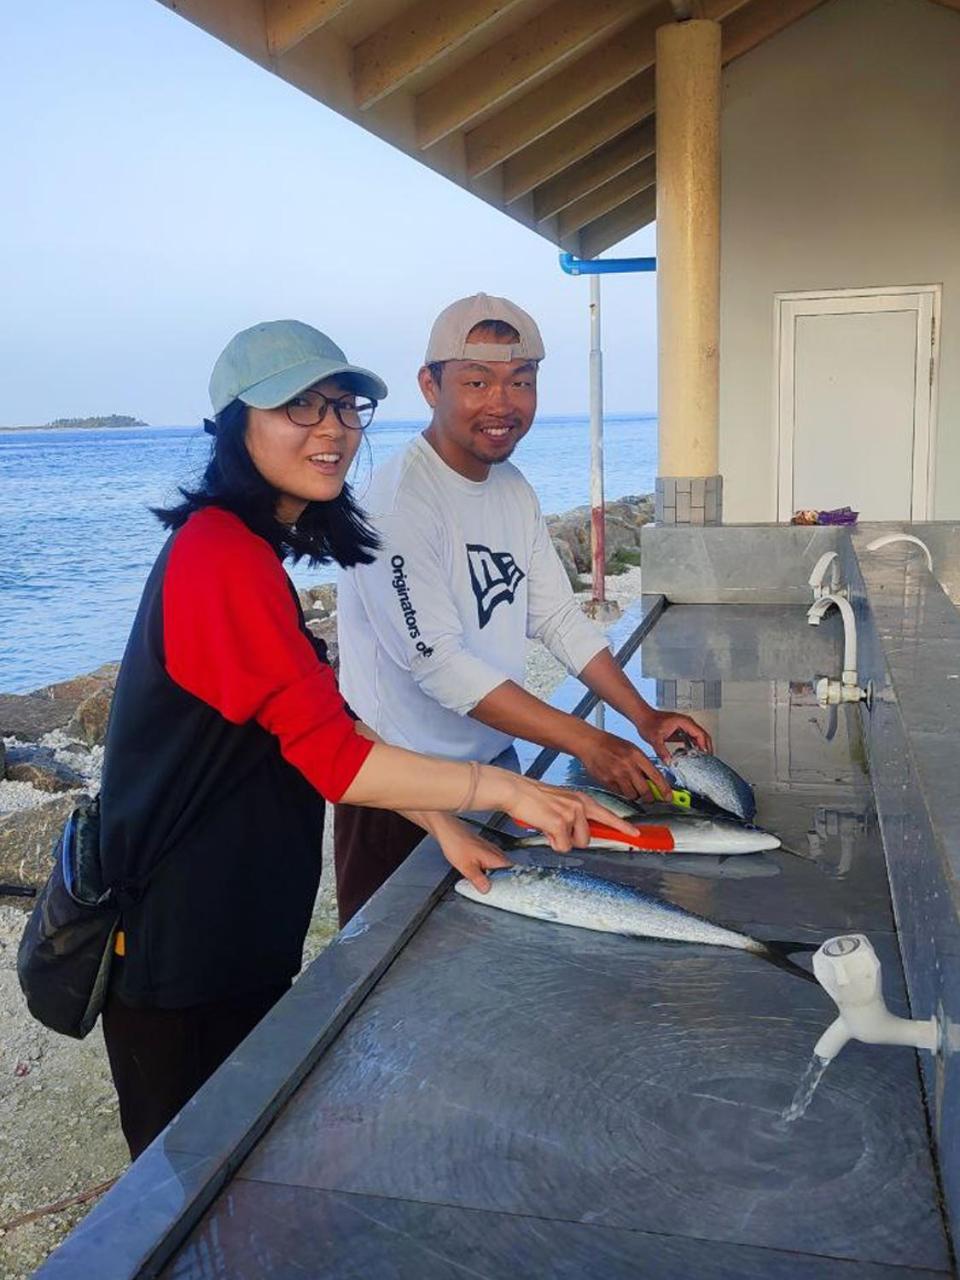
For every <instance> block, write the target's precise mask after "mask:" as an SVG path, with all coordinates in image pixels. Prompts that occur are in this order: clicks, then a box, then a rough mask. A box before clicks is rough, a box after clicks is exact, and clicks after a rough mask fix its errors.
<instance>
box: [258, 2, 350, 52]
mask: <svg viewBox="0 0 960 1280" xmlns="http://www.w3.org/2000/svg"><path fill="white" fill-rule="evenodd" d="M350 3H351V0H263V10H264V18H265V20H266V27H267V48H268V49H269V50H270V52H271V53H272V54H273V55H274V56H275V57H278V58H279V57H282V56H283V54H285V53H289V52H290V50H291V49H292V48H293V47H294V45H298V44H299V43H300V41H301V40H306V38H307V36H312V35H313V33H314V32H315V31H319V30H320V28H321V27H322V26H325V25H326V23H328V22H329V21H330V19H331V18H335V17H336V15H337V14H338V13H340V12H341V11H342V10H344V9H346V7H347V6H348V5H349V4H350Z"/></svg>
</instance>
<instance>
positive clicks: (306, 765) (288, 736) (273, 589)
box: [163, 508, 373, 801]
mask: <svg viewBox="0 0 960 1280" xmlns="http://www.w3.org/2000/svg"><path fill="white" fill-rule="evenodd" d="M163 643H164V658H165V665H166V669H167V673H168V674H169V675H170V677H171V679H173V680H175V681H176V683H177V684H178V685H180V687H181V688H183V689H186V690H187V692H188V693H192V694H193V695H194V697H197V698H201V699H202V700H203V701H204V702H206V703H207V704H208V705H209V706H211V707H213V708H215V710H217V711H219V712H220V714H221V715H222V716H223V717H224V718H225V719H227V720H229V721H231V723H233V724H243V723H245V722H246V721H248V720H256V722H257V723H258V724H260V725H262V726H263V728H264V729H266V730H268V731H269V732H270V733H272V734H274V735H275V736H276V737H277V738H278V739H279V742H280V750H281V752H282V754H283V756H284V758H285V759H286V760H288V761H289V762H290V764H292V765H294V766H295V767H296V768H297V769H299V770H300V772H301V773H302V774H303V775H304V777H305V778H306V779H307V780H308V781H309V782H310V783H311V784H312V785H313V786H314V787H316V789H317V790H318V791H319V792H320V794H321V795H323V796H324V797H326V799H328V800H334V801H335V800H339V799H340V797H341V796H342V795H343V793H344V792H345V791H346V790H347V788H348V787H349V785H350V783H351V782H352V781H353V779H354V777H355V776H356V774H357V772H358V770H359V768H360V766H361V765H362V764H363V762H364V760H366V758H367V755H368V754H369V752H370V749H371V747H372V746H373V743H372V742H370V741H369V740H368V739H366V738H361V737H360V735H359V734H358V733H357V732H356V730H355V728H354V722H353V721H352V720H351V718H350V716H349V715H348V714H347V709H346V704H345V703H344V700H343V698H342V697H341V696H340V690H339V689H338V688H337V682H336V678H335V677H334V674H333V671H332V670H331V669H330V667H329V666H328V665H327V664H326V663H323V662H321V661H320V659H319V658H318V656H317V654H316V652H315V651H314V649H313V646H312V645H311V644H310V641H309V639H308V638H307V637H306V636H305V635H304V634H303V632H302V631H301V630H300V626H299V619H298V617H297V608H296V605H295V603H294V601H293V597H292V595H291V593H290V586H289V582H288V579H287V576H286V574H285V573H284V570H283V567H282V565H281V564H280V561H279V560H278V559H277V556H276V554H275V553H274V552H273V550H272V549H271V548H270V546H269V545H268V544H267V543H266V542H264V540H263V539H262V538H258V537H257V536H256V535H255V534H253V533H251V531H250V530H249V529H248V528H247V527H246V525H244V524H243V522H242V521H241V520H240V519H239V518H238V517H236V516H233V515H230V514H229V513H228V512H225V511H220V510H218V509H216V508H207V509H206V510H204V511H201V512H198V513H197V514H196V515H194V516H192V517H191V518H190V519H189V520H188V521H187V523H186V525H184V527H183V529H181V531H180V532H179V533H178V535H177V537H176V539H175V540H174V543H173V547H172V548H171V551H170V558H169V560H168V561H167V570H166V574H165V575H164V581H163Z"/></svg>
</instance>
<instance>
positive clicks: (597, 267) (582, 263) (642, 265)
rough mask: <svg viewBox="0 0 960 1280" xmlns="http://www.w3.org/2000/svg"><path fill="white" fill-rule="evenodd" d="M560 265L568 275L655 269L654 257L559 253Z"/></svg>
mask: <svg viewBox="0 0 960 1280" xmlns="http://www.w3.org/2000/svg"><path fill="white" fill-rule="evenodd" d="M560 267H561V270H563V271H565V272H566V273H567V275H568V276H607V275H620V274H622V273H624V272H628V271H656V269H657V260H656V258H578V257H576V256H575V255H574V254H572V253H561V254H560Z"/></svg>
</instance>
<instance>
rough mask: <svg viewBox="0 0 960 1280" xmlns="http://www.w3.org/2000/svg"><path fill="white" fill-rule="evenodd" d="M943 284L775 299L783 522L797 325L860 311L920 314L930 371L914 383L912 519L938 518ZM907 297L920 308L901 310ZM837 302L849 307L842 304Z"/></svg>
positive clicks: (920, 345) (919, 360) (787, 513)
mask: <svg viewBox="0 0 960 1280" xmlns="http://www.w3.org/2000/svg"><path fill="white" fill-rule="evenodd" d="M941 292H942V286H941V285H939V284H918V285H887V286H882V287H881V286H877V287H870V288H863V289H808V290H799V291H793V292H786V293H775V294H774V295H773V308H774V365H773V368H774V407H773V421H774V431H775V434H776V449H777V465H776V469H775V475H774V507H775V510H776V512H777V517H776V518H777V520H778V521H786V520H789V519H790V517H791V516H792V515H793V510H794V508H793V445H794V434H795V431H796V368H795V351H796V332H797V331H796V322H797V319H798V317H800V316H809V315H844V314H846V315H849V314H851V313H854V312H858V311H903V310H910V311H916V315H917V346H916V365H915V368H916V369H917V370H918V372H919V371H921V370H926V371H927V376H925V377H924V376H920V377H917V378H916V379H915V383H914V418H913V421H914V435H913V483H912V491H911V498H910V508H911V510H910V519H911V520H932V519H933V507H934V485H935V481H936V475H935V471H936V468H935V466H934V461H935V458H936V436H937V383H938V381H939V376H938V375H939V370H940V300H941ZM904 295H908V296H916V297H917V298H918V300H919V305H918V306H916V307H903V306H898V305H897V302H896V300H897V299H898V298H900V297H903V296H904ZM837 303H840V304H845V305H839V306H838V305H836V304H837Z"/></svg>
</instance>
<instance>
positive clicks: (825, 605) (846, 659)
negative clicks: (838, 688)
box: [807, 593, 857, 685]
mask: <svg viewBox="0 0 960 1280" xmlns="http://www.w3.org/2000/svg"><path fill="white" fill-rule="evenodd" d="M831 605H836V606H837V608H838V609H839V610H840V616H841V618H842V619H843V677H842V679H843V683H844V684H847V685H855V684H856V683H857V619H856V617H855V615H854V612H853V605H852V604H851V603H850V601H849V600H847V599H846V597H845V596H837V595H833V594H832V593H831V594H829V595H822V596H821V597H820V598H819V600H815V601H814V602H813V604H812V605H811V606H810V608H809V609H808V610H807V622H809V623H810V625H811V626H812V627H819V625H820V622H821V620H822V619H823V615H824V614H825V613H826V612H827V610H828V609H829V608H830V606H831Z"/></svg>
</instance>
